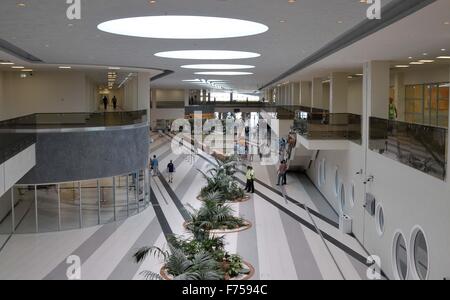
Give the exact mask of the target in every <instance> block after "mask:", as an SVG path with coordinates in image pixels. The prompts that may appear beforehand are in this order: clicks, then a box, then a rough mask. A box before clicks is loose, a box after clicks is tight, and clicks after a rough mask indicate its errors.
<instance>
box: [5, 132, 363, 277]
mask: <svg viewBox="0 0 450 300" xmlns="http://www.w3.org/2000/svg"><path fill="white" fill-rule="evenodd" d="M152 137H153V139H154V140H153V143H152V144H151V148H150V154H151V155H152V156H153V155H156V156H157V157H158V158H159V160H160V166H161V168H163V166H166V165H167V164H168V162H169V161H170V160H173V161H174V163H175V165H176V166H177V172H176V173H175V178H174V182H173V183H172V184H169V183H168V182H167V178H166V175H167V174H165V172H161V174H160V176H156V177H152V178H151V196H152V199H151V200H152V207H150V208H148V209H147V210H146V211H144V212H142V213H141V214H139V215H137V216H134V217H131V218H129V219H127V220H124V221H121V222H118V223H112V224H106V225H102V226H97V227H92V228H86V229H82V230H74V231H67V232H56V233H45V234H30V235H13V236H12V237H11V238H10V240H9V241H8V243H7V244H6V246H5V247H4V249H3V250H2V251H1V252H0V279H48V280H56V279H58V280H64V279H67V270H68V267H69V266H70V265H69V264H68V263H67V258H68V257H69V256H72V255H77V256H78V257H79V258H80V259H81V279H84V280H89V279H93V280H105V279H111V280H130V279H134V280H142V279H143V276H142V274H141V273H142V271H145V270H150V271H155V272H158V271H159V269H160V267H161V260H160V259H158V258H155V257H148V258H147V259H146V260H145V261H144V262H142V263H141V264H136V263H135V262H134V261H133V257H132V256H133V253H134V252H135V251H136V250H137V249H139V248H140V247H142V246H152V245H155V246H158V247H163V248H164V247H166V236H167V235H170V234H177V235H186V232H185V230H184V228H183V223H184V222H185V221H186V220H188V218H189V211H190V210H192V209H195V208H198V207H200V205H201V203H200V201H198V200H197V199H196V196H197V195H198V193H199V191H200V189H201V187H202V186H203V185H204V184H205V180H204V179H203V177H202V175H201V173H200V172H199V171H198V170H207V169H208V168H209V167H210V165H211V163H214V159H213V158H212V157H210V156H209V155H208V154H206V153H203V152H201V151H200V153H199V155H198V156H195V157H194V156H192V155H188V154H182V155H176V154H174V153H173V152H172V150H171V147H170V143H171V138H170V137H168V136H162V137H160V136H157V135H154V136H152ZM256 172H257V177H258V181H257V183H256V190H257V191H256V193H255V194H254V195H253V196H252V199H251V200H250V201H248V202H244V203H240V204H232V206H233V208H234V210H235V212H236V214H239V215H241V216H242V217H244V218H246V219H247V220H249V221H251V222H252V224H253V225H254V226H253V227H252V228H251V229H250V230H247V231H244V232H240V233H233V234H228V235H226V241H227V246H226V247H227V250H228V251H230V252H233V253H238V254H240V255H241V256H242V257H243V258H244V259H245V260H246V261H248V262H250V263H251V264H252V265H253V266H254V267H255V270H256V273H255V276H254V277H253V279H255V280H258V279H261V280H281V279H287V280H298V279H305V280H306V279H332V280H343V279H365V278H366V271H367V265H366V257H367V256H368V254H367V253H366V252H365V251H364V249H363V248H362V247H361V246H360V244H359V243H358V242H357V241H356V240H355V239H353V238H352V237H350V236H348V235H344V234H342V233H341V232H340V231H339V230H338V228H337V225H336V223H337V215H336V213H335V212H334V211H333V209H332V208H331V207H330V206H329V205H328V204H327V203H326V201H325V200H324V199H323V198H322V196H321V195H320V193H318V192H317V190H315V188H314V187H313V186H312V184H311V183H310V182H309V181H308V179H307V178H306V177H305V176H304V175H301V174H290V176H289V185H288V186H287V187H286V188H283V189H277V188H273V187H275V184H274V183H275V170H274V167H267V166H256ZM236 179H237V180H238V181H242V182H243V181H244V179H245V178H244V175H243V174H242V173H238V174H237V175H236Z"/></svg>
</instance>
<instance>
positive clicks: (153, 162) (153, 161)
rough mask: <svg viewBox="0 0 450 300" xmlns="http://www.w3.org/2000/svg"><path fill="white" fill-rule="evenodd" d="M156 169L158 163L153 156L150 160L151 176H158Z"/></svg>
mask: <svg viewBox="0 0 450 300" xmlns="http://www.w3.org/2000/svg"><path fill="white" fill-rule="evenodd" d="M158 168H159V161H158V159H157V158H156V155H153V159H152V170H153V176H158V175H159V172H158Z"/></svg>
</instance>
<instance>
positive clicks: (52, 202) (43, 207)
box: [36, 185, 59, 232]
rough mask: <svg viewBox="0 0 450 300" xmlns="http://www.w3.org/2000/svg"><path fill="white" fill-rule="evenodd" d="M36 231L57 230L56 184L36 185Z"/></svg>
mask: <svg viewBox="0 0 450 300" xmlns="http://www.w3.org/2000/svg"><path fill="white" fill-rule="evenodd" d="M36 194H37V211H38V231H39V232H54V231H58V230H59V217H58V216H59V213H58V210H59V208H58V186H57V185H39V186H37V191H36Z"/></svg>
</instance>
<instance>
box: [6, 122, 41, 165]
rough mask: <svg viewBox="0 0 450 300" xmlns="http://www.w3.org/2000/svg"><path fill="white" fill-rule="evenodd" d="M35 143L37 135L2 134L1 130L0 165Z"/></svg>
mask: <svg viewBox="0 0 450 300" xmlns="http://www.w3.org/2000/svg"><path fill="white" fill-rule="evenodd" d="M35 143H36V135H35V134H24V133H14V132H2V130H1V129H0V164H2V163H4V162H5V161H7V160H8V159H10V158H12V157H14V156H15V155H17V154H19V153H20V152H22V151H23V150H25V149H26V148H28V147H29V146H31V145H32V144H35Z"/></svg>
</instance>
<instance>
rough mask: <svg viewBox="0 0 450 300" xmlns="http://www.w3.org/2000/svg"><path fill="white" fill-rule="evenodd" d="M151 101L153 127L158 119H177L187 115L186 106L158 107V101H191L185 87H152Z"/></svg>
mask: <svg viewBox="0 0 450 300" xmlns="http://www.w3.org/2000/svg"><path fill="white" fill-rule="evenodd" d="M151 101H152V109H151V110H150V120H151V126H152V128H155V127H156V124H157V120H175V119H184V117H185V110H184V108H157V103H158V102H164V101H180V102H184V103H186V101H187V102H189V91H187V90H184V89H152V90H151Z"/></svg>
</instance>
